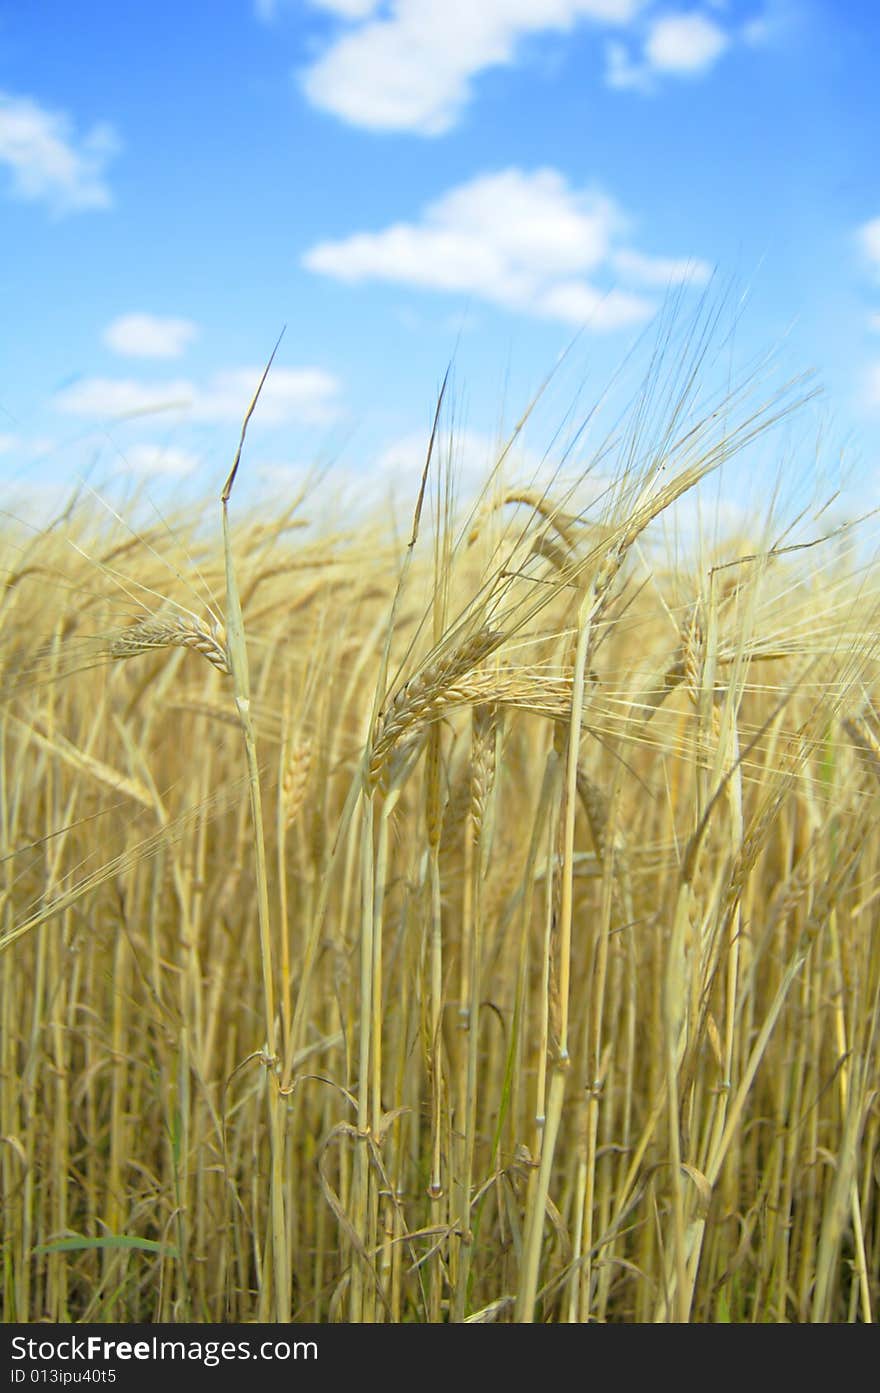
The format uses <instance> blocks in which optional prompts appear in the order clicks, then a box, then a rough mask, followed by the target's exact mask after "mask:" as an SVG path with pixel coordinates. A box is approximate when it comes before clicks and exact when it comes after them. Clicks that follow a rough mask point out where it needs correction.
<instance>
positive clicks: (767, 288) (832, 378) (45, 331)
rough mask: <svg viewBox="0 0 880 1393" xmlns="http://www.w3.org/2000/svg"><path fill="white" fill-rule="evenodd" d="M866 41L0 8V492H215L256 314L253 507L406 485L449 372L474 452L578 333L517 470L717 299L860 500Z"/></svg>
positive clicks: (394, 16)
mask: <svg viewBox="0 0 880 1393" xmlns="http://www.w3.org/2000/svg"><path fill="white" fill-rule="evenodd" d="M878 52H880V13H878V8H877V6H876V5H875V4H874V3H873V0H727V3H724V0H714V3H713V0H682V3H675V2H674V0H673V3H667V0H443V3H440V0H223V2H222V3H220V0H213V2H212V3H209V0H201V3H190V4H187V5H181V4H179V3H171V0H152V3H151V4H150V5H137V6H136V5H119V4H118V3H116V4H110V3H104V0H88V2H87V3H83V4H81V5H77V6H76V7H73V8H72V7H71V6H70V4H69V0H64V3H62V0H33V3H29V4H25V5H23V4H21V3H11V4H10V3H0V325H2V337H0V368H2V371H0V491H2V492H0V506H6V507H8V508H10V509H11V510H13V511H14V510H15V509H16V508H18V507H22V508H23V507H25V506H26V501H27V499H28V498H30V499H31V500H32V499H33V497H34V496H37V497H38V498H43V499H45V500H48V501H50V502H51V499H52V498H53V497H56V496H57V492H58V488H59V485H60V484H61V483H63V482H65V481H66V482H68V483H69V482H70V481H71V480H72V479H74V478H75V477H76V476H77V475H78V474H81V473H85V472H87V471H89V470H91V471H92V477H94V478H98V479H100V480H102V481H103V480H108V479H110V478H112V477H114V476H118V477H120V478H123V479H130V480H135V481H144V482H145V483H146V484H147V486H148V487H149V489H150V490H151V491H156V492H157V494H158V493H162V492H163V491H167V490H168V489H170V488H174V489H181V490H184V491H185V490H187V489H188V490H190V491H194V492H196V493H198V494H201V495H204V496H206V497H207V496H212V495H214V496H216V494H217V492H218V490H219V487H220V485H221V484H222V480H223V477H224V475H225V471H226V469H227V468H228V464H229V461H230V459H231V456H232V453H233V451H234V448H235V444H236V440H237V434H238V428H239V425H240V421H241V417H242V414H243V412H244V410H245V408H246V406H247V404H248V401H249V399H250V395H251V392H252V391H253V388H254V386H255V384H256V381H257V379H258V377H259V374H260V371H261V368H262V365H263V363H264V362H265V360H266V357H267V356H268V353H269V352H270V350H271V348H272V345H273V343H274V341H275V339H276V337H277V335H278V333H279V331H280V329H281V327H282V325H286V326H287V329H286V334H285V338H284V340H283V343H282V345H281V348H280V349H279V353H278V357H277V359H276V365H275V367H274V369H273V372H272V375H271V377H270V379H269V383H268V385H267V389H266V392H265V395H264V398H263V401H262V403H261V407H260V410H259V412H258V414H257V416H256V417H255V420H254V424H253V426H252V429H251V434H250V435H249V440H248V448H247V455H246V462H245V467H246V470H247V478H248V481H249V486H250V488H251V489H256V488H257V487H260V488H268V487H272V488H274V489H279V490H282V491H284V490H287V491H291V490H293V489H294V488H295V487H296V484H297V481H299V480H301V479H302V477H303V475H304V473H305V471H306V470H307V469H308V468H309V467H310V466H312V465H314V464H316V463H317V464H322V465H323V464H329V466H330V468H331V477H334V475H335V476H336V477H338V479H339V481H340V486H344V487H345V488H346V489H348V490H349V492H350V493H352V492H353V493H355V494H356V493H357V492H358V491H359V490H362V491H363V492H364V494H365V495H369V493H370V490H371V488H373V487H375V486H376V485H377V483H378V484H379V485H380V486H384V484H385V482H386V481H387V480H388V479H391V478H401V479H403V480H404V482H411V481H412V479H413V478H414V476H415V475H416V473H417V471H418V468H419V465H420V462H421V460H420V456H421V452H422V451H423V448H424V441H425V439H426V435H427V431H428V427H429V423H430V417H431V413H432V410H433V406H434V397H435V392H436V389H437V385H438V383H439V381H440V379H441V378H442V375H443V372H444V370H445V367H446V364H447V361H448V360H449V358H450V356H452V355H453V354H454V356H455V378H454V414H455V425H456V438H457V440H458V448H459V452H460V455H461V459H462V463H463V466H464V467H465V468H469V467H472V466H473V467H479V466H480V465H481V464H482V463H484V462H485V461H486V460H487V459H488V457H489V455H490V453H491V450H492V445H493V442H494V441H495V440H496V439H497V436H498V433H499V431H503V430H504V429H505V427H508V428H509V427H510V426H511V425H512V424H513V423H514V421H515V420H516V418H517V416H518V414H519V413H520V411H521V410H522V408H523V407H524V405H525V404H526V402H527V400H528V399H529V397H530V395H531V393H532V392H533V391H534V389H535V388H536V386H537V385H538V383H539V382H540V381H541V379H542V378H543V377H544V375H545V374H546V373H547V371H548V370H549V369H550V368H551V367H552V365H553V364H554V362H555V361H556V360H557V358H558V357H559V355H560V353H561V352H562V351H563V350H564V349H565V348H566V346H567V345H568V344H569V343H570V342H571V340H572V337H573V336H574V335H575V334H578V335H579V337H578V338H577V343H576V347H575V350H574V351H573V353H572V354H571V356H570V358H569V360H568V361H567V365H566V374H567V376H565V377H564V380H563V382H562V383H561V384H560V385H559V386H558V388H557V389H556V395H555V396H554V395H552V394H551V397H550V399H549V400H548V407H547V411H546V413H545V417H544V418H540V417H539V418H537V419H536V426H535V429H534V431H533V432H532V434H531V435H530V437H529V441H528V449H529V450H530V451H531V452H532V454H533V455H534V456H539V455H540V454H541V453H542V451H543V450H544V449H545V448H546V446H547V445H548V444H549V443H550V440H551V437H552V434H553V429H554V421H553V416H552V412H553V411H557V412H558V413H559V417H558V420H559V421H561V420H562V419H563V418H564V416H565V413H566V411H568V409H569V408H570V407H571V406H572V403H573V402H574V401H575V397H576V394H577V393H578V392H579V393H580V396H579V397H578V398H577V400H578V402H579V403H580V407H582V409H583V411H586V410H587V408H588V407H589V405H590V404H591V403H592V402H593V401H594V400H595V399H596V398H597V397H598V396H599V395H600V394H601V393H602V391H603V389H604V388H605V387H606V385H607V383H608V382H609V380H610V379H611V377H612V374H613V372H614V370H615V368H616V367H617V365H618V364H619V363H620V361H621V360H622V358H623V357H624V355H625V353H626V352H627V350H628V349H629V348H630V346H631V345H632V343H633V341H634V339H635V338H636V336H637V335H638V334H640V333H641V332H643V331H644V330H645V329H646V328H649V329H650V326H651V324H652V323H653V322H654V320H655V316H656V314H657V312H658V309H659V307H660V306H661V305H662V303H663V301H664V297H665V296H666V295H667V293H668V292H669V289H670V287H671V288H673V289H677V290H678V291H679V293H680V295H681V302H682V305H683V307H684V308H685V309H687V307H688V306H690V305H694V306H695V305H696V304H697V303H698V301H699V297H700V296H701V294H702V293H703V291H704V290H705V287H706V285H707V284H709V285H710V292H709V293H710V295H712V294H715V293H719V294H720V293H724V292H725V291H726V293H727V296H728V304H729V305H730V306H731V308H730V311H729V316H728V318H729V321H730V322H731V323H732V322H733V316H734V311H733V308H732V307H733V306H735V305H736V304H737V303H738V301H739V300H740V298H741V297H743V296H745V297H746V299H747V305H746V308H745V311H744V313H743V315H742V317H741V319H740V320H739V321H738V323H737V329H736V340H735V354H734V356H735V359H736V362H735V364H734V367H733V370H734V371H735V370H737V368H738V366H739V364H740V362H741V363H742V364H748V363H749V362H750V361H752V360H753V359H754V358H755V357H756V356H759V355H761V354H763V353H766V352H767V351H770V350H778V357H779V372H780V377H784V376H785V375H788V374H794V373H797V372H800V371H804V370H815V372H816V374H817V377H818V380H819V382H820V383H821V384H822V386H823V388H824V396H823V401H822V404H821V406H819V407H811V408H810V409H809V411H808V413H807V414H806V415H805V417H804V418H803V421H802V424H801V427H800V432H799V433H795V434H793V435H789V437H788V438H787V440H786V441H785V442H783V443H782V444H781V445H780V446H779V449H780V450H782V451H783V453H784V454H785V458H786V461H787V464H786V467H787V468H788V469H789V470H793V471H795V473H803V475H804V477H805V478H806V477H807V476H808V475H810V474H811V473H812V471H813V470H814V468H815V466H816V463H817V461H818V467H819V471H820V473H823V474H824V475H826V476H827V478H828V479H829V480H831V481H832V482H834V481H835V479H836V474H837V471H838V469H839V462H840V460H841V459H842V460H843V463H844V468H845V471H846V472H845V479H846V481H847V482H848V484H849V487H850V488H851V490H852V496H853V498H854V499H856V500H857V502H858V503H859V504H861V503H864V504H865V506H873V505H875V504H877V503H880V472H878V470H877V462H876V450H877V444H878V440H880V179H878V163H877V157H876V151H877V149H878V148H880V129H878V124H880V123H878V101H877V97H876V69H877V54H878ZM713 277H714V279H713ZM716 288H717V291H716ZM725 361H727V360H725ZM728 366H729V363H728ZM566 393H567V394H568V395H566ZM577 409H580V408H576V410H577ZM571 419H572V421H574V420H575V419H576V418H575V417H574V416H573V417H572V418H571ZM557 424H558V421H557ZM541 431H543V432H544V435H543V437H542V435H541ZM820 431H821V437H820V444H819V447H818V451H817V448H816V437H817V433H818V432H820ZM529 458H531V456H529ZM724 487H725V488H729V489H731V490H732V491H733V493H735V492H736V482H735V480H734V481H731V482H726V483H725V485H724ZM740 493H742V489H741V488H740ZM3 494H5V496H6V501H5V503H4V502H3V497H2V495H3ZM23 500H24V501H23Z"/></svg>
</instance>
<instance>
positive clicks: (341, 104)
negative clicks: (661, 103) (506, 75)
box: [302, 0, 644, 136]
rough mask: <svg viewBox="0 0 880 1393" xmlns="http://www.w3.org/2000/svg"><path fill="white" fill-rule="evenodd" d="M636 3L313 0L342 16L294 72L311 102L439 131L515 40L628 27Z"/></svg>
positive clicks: (365, 118) (363, 122)
mask: <svg viewBox="0 0 880 1393" xmlns="http://www.w3.org/2000/svg"><path fill="white" fill-rule="evenodd" d="M643 3H644V0H446V3H445V4H442V5H440V4H438V3H437V0H393V2H392V3H391V4H390V5H389V6H388V7H387V10H386V11H385V12H384V13H383V14H381V15H377V14H376V11H377V10H378V9H379V6H378V5H376V4H370V3H358V0H319V8H321V9H324V10H330V11H332V12H334V13H336V14H338V15H340V16H342V17H346V18H348V19H350V20H355V19H358V18H363V22H362V23H360V24H358V25H356V26H355V27H348V28H346V29H343V30H342V31H341V33H339V34H338V35H337V36H336V37H335V38H334V40H333V41H332V42H331V44H330V46H329V47H328V48H327V49H326V51H325V52H324V53H323V54H322V56H321V57H320V58H318V59H317V60H316V61H315V62H314V63H313V64H312V65H311V67H309V68H308V69H307V70H306V71H305V73H304V74H303V75H302V84H303V89H304V91H305V93H306V96H307V97H308V99H309V100H310V101H311V102H312V103H313V105H315V106H317V107H321V108H323V109H324V110H326V111H330V112H332V113H333V114H334V115H335V116H338V117H340V118H341V119H342V120H344V121H348V122H350V123H351V124H353V125H356V126H364V127H367V128H368V129H371V130H384V131H411V132H415V133H416V134H419V135H426V136H436V135H442V134H443V133H444V132H445V131H448V130H449V129H450V128H451V127H452V126H454V125H455V123H456V121H457V120H458V118H459V116H460V114H461V112H462V110H463V108H464V107H465V106H466V105H467V103H468V101H469V100H470V97H471V93H472V83H473V79H474V78H475V77H476V76H477V74H478V73H480V72H482V71H483V70H484V69H486V68H493V67H499V66H509V65H511V64H512V63H514V62H515V61H516V60H517V56H518V52H519V48H520V45H521V42H522V40H524V39H526V38H528V37H530V36H533V35H536V34H540V33H542V32H547V31H549V32H556V33H560V32H563V33H565V32H568V31H571V30H572V29H573V28H574V27H575V25H577V24H579V23H581V22H584V21H587V22H593V23H594V24H599V25H605V26H620V25H627V24H629V23H631V22H632V21H633V20H634V19H635V18H636V16H637V15H638V13H639V11H640V10H641V9H642V7H643Z"/></svg>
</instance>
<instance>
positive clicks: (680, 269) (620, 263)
mask: <svg viewBox="0 0 880 1393" xmlns="http://www.w3.org/2000/svg"><path fill="white" fill-rule="evenodd" d="M611 261H612V265H613V266H614V269H615V270H616V271H619V272H620V274H621V275H622V276H626V277H628V278H630V279H631V280H634V281H636V282H638V284H640V285H656V286H667V285H683V284H684V283H685V282H687V281H689V282H690V283H691V284H692V285H705V284H706V282H707V281H708V280H709V278H710V276H711V275H712V268H711V266H710V265H709V264H708V262H706V261H698V260H695V259H688V258H686V257H669V256H644V255H643V254H642V253H641V252H634V251H629V250H627V249H626V248H624V249H623V250H622V251H617V252H615V253H614V254H613V256H612V258H611Z"/></svg>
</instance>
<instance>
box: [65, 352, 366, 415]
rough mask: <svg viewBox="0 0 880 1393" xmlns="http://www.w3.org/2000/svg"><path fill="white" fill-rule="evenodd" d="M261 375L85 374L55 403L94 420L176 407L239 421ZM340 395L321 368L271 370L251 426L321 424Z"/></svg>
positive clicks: (243, 371) (254, 371) (250, 371)
mask: <svg viewBox="0 0 880 1393" xmlns="http://www.w3.org/2000/svg"><path fill="white" fill-rule="evenodd" d="M262 374H263V369H262V368H261V367H258V366H255V367H244V368H230V369H226V370H225V371H222V372H217V373H215V374H214V375H213V376H212V377H210V378H209V379H208V380H207V381H206V382H204V383H201V384H199V383H195V382H191V381H189V380H187V379H184V378H177V379H174V380H167V381H157V382H143V381H139V380H136V379H131V378H128V379H125V378H107V377H90V378H85V379H84V380H83V381H82V382H77V383H74V384H73V386H71V387H67V388H65V389H64V390H63V391H61V392H59V393H58V394H57V395H56V397H55V401H54V405H55V407H56V409H57V410H59V411H62V412H65V413H66V414H68V415H71V416H81V417H85V418H87V419H91V420H98V421H100V420H106V419H107V418H108V417H116V418H124V417H127V416H141V415H151V414H153V413H154V412H160V411H169V410H179V411H186V412H187V413H188V414H189V416H190V417H191V419H192V420H195V421H208V422H226V421H229V422H237V421H238V422H240V421H241V419H242V417H243V416H244V413H245V411H246V410H247V407H248V405H249V404H250V401H251V398H252V397H253V394H254V390H255V388H256V385H257V383H258V382H259V381H260V378H261V377H262ZM339 393H340V383H339V381H338V379H337V378H335V377H334V376H333V375H332V374H331V373H328V372H325V371H324V370H323V369H321V368H312V367H307V368H277V367H276V368H273V369H272V372H271V373H270V374H269V376H268V378H267V379H266V382H265V385H264V387H263V390H262V393H261V394H260V408H259V411H258V413H256V415H255V417H254V425H260V424H262V425H284V424H286V423H287V422H293V421H297V422H301V423H305V424H312V425H321V424H325V423H326V422H328V421H330V420H332V419H334V417H335V416H336V415H337V413H338V410H339Z"/></svg>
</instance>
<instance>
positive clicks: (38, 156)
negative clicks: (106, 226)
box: [0, 92, 119, 214]
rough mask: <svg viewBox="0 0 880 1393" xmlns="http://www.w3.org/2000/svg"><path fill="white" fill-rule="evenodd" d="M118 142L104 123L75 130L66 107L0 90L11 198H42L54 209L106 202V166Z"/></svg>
mask: <svg viewBox="0 0 880 1393" xmlns="http://www.w3.org/2000/svg"><path fill="white" fill-rule="evenodd" d="M118 148H119V142H118V140H117V138H116V135H115V133H114V132H113V130H112V128H111V127H110V126H108V125H97V126H93V127H92V128H91V130H89V131H87V132H86V133H85V134H84V135H82V136H78V135H77V134H76V132H75V130H74V128H73V123H72V122H71V120H70V117H69V116H68V115H67V114H66V113H64V112H60V111H49V110H48V109H47V108H45V107H42V106H40V105H39V104H38V103H37V102H35V101H33V100H32V99H31V98H30V97H17V96H13V95H11V94H10V93H8V92H0V166H3V165H5V166H6V169H7V170H8V171H9V173H10V176H11V191H12V196H13V198H16V199H20V200H22V201H25V202H36V203H45V204H47V205H48V206H49V208H50V209H51V211H52V212H53V213H55V214H64V213H77V212H82V211H84V210H86V209H91V208H109V207H110V205H111V203H112V202H113V198H112V195H111V193H110V188H109V186H108V184H107V182H106V177H105V171H106V166H107V164H108V163H109V161H110V159H111V157H112V156H113V155H114V154H115V153H116V151H117V149H118Z"/></svg>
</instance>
